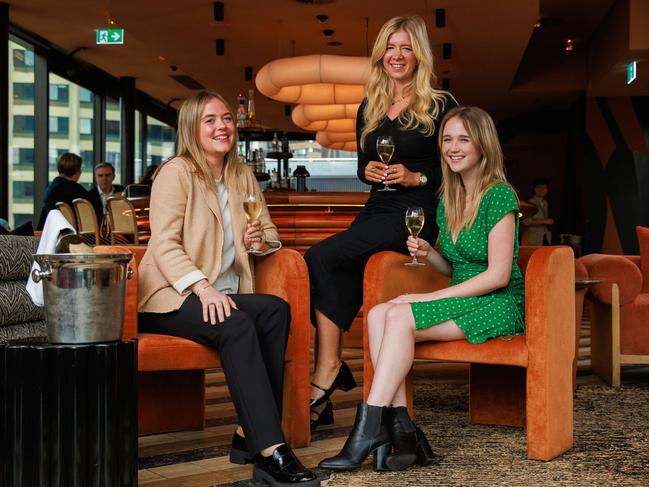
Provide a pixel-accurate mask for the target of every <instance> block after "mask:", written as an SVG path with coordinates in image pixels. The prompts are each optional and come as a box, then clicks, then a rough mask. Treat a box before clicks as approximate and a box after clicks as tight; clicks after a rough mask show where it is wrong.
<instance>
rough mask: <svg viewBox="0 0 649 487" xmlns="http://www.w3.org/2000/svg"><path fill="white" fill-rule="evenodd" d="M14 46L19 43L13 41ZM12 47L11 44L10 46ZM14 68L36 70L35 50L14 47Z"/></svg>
mask: <svg viewBox="0 0 649 487" xmlns="http://www.w3.org/2000/svg"><path fill="white" fill-rule="evenodd" d="M13 44H14V46H16V45H17V44H15V43H13ZM10 48H11V46H10ZM13 60H14V68H17V69H23V70H26V71H33V70H34V51H32V50H30V49H24V48H18V49H16V48H14V50H13Z"/></svg>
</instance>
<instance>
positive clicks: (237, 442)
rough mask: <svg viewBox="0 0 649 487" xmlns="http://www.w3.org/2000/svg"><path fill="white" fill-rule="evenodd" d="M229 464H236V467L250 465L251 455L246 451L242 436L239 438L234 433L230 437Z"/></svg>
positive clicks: (246, 446)
mask: <svg viewBox="0 0 649 487" xmlns="http://www.w3.org/2000/svg"><path fill="white" fill-rule="evenodd" d="M230 463H236V464H237V465H245V464H246V463H252V455H251V454H250V452H249V451H248V445H247V444H246V439H245V438H244V437H243V436H239V435H238V434H237V432H236V431H235V432H234V434H233V435H232V446H231V447H230Z"/></svg>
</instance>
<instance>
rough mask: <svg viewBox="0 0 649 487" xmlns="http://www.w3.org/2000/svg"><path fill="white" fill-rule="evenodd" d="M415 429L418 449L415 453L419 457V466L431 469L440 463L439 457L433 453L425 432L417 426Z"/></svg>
mask: <svg viewBox="0 0 649 487" xmlns="http://www.w3.org/2000/svg"><path fill="white" fill-rule="evenodd" d="M415 428H416V429H417V449H416V451H415V454H416V455H417V465H421V466H422V467H430V466H431V465H434V464H436V463H437V462H439V457H437V456H435V454H434V453H433V449H432V448H431V447H430V444H429V443H428V439H427V438H426V435H425V434H424V432H423V431H422V430H420V429H419V427H417V426H415Z"/></svg>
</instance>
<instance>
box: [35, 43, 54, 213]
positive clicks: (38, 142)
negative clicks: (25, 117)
mask: <svg viewBox="0 0 649 487" xmlns="http://www.w3.org/2000/svg"><path fill="white" fill-rule="evenodd" d="M48 78H49V73H48V67H47V58H46V57H45V55H44V54H43V52H42V51H41V50H40V49H38V48H35V50H34V226H35V225H36V223H37V222H38V219H39V216H40V213H41V210H42V209H43V208H42V207H43V195H44V194H45V188H47V183H48V181H47V178H48V169H49V168H48V165H49V163H48V159H49V158H48V147H47V144H48V140H49V133H48V128H49V113H50V103H49V96H48V95H49V91H48V90H49V88H48V86H49V79H48Z"/></svg>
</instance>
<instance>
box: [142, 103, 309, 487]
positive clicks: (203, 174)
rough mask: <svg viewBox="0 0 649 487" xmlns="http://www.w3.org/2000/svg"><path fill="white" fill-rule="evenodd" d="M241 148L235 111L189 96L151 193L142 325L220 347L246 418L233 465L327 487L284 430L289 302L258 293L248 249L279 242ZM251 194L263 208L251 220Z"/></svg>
mask: <svg viewBox="0 0 649 487" xmlns="http://www.w3.org/2000/svg"><path fill="white" fill-rule="evenodd" d="M236 150H237V130H236V126H235V123H234V118H233V115H232V112H231V110H230V109H229V107H228V105H227V103H226V102H225V100H224V99H223V98H222V97H221V96H220V95H218V94H216V93H213V92H208V91H201V92H198V93H195V94H194V95H192V96H191V97H190V98H188V99H187V100H186V101H185V103H183V106H182V107H181V109H180V113H179V115H178V155H177V156H176V157H175V158H173V159H171V160H169V161H168V162H166V163H164V164H163V165H162V166H161V167H160V169H159V170H158V172H157V175H156V176H155V179H154V182H153V187H152V192H151V211H150V221H151V240H150V241H149V245H148V248H147V251H146V253H145V255H144V257H143V258H142V262H141V264H140V266H139V271H140V281H139V299H138V301H139V311H140V315H139V324H140V330H141V331H143V332H148V333H161V334H167V335H174V336H179V337H183V338H187V339H190V340H194V341H196V342H199V343H202V344H205V345H208V346H212V347H215V348H216V349H217V350H218V351H219V354H220V355H221V363H222V367H223V371H224V373H225V377H226V379H227V383H228V388H229V390H230V395H231V396H232V401H233V403H234V406H235V409H236V411H237V415H238V417H239V422H240V424H241V426H240V427H239V428H237V431H235V433H234V436H233V440H232V443H233V444H232V449H231V452H230V460H231V461H232V462H234V463H248V462H253V463H254V469H253V474H254V478H255V479H257V480H262V481H265V482H267V483H268V484H270V485H273V486H288V485H294V484H299V485H301V486H305V487H306V486H315V485H320V482H319V481H318V479H317V477H316V476H315V475H314V474H313V472H311V471H310V470H309V469H307V468H305V467H304V466H303V465H302V464H301V463H300V461H299V460H298V459H297V457H296V456H295V455H294V453H293V452H292V450H291V449H290V448H289V447H288V445H286V443H285V441H284V436H283V434H282V430H281V417H282V415H281V410H282V386H283V376H284V352H285V349H286V343H287V339H288V331H289V330H288V328H289V323H290V309H289V306H288V304H287V303H286V302H285V301H283V300H282V299H280V298H277V297H275V296H270V295H262V294H251V293H253V291H254V275H253V268H252V259H251V258H250V254H249V253H247V249H250V248H253V249H255V250H256V251H257V252H258V253H262V254H264V253H270V252H273V251H275V250H277V249H278V248H279V247H280V243H279V241H278V238H277V229H276V227H275V225H273V222H272V221H271V219H270V215H269V213H268V209H267V208H266V204H265V201H264V198H263V195H262V193H261V191H260V189H259V185H258V184H257V181H256V179H255V177H254V175H253V173H252V171H251V170H250V169H249V168H248V167H247V166H245V165H243V164H242V163H241V162H240V161H239V160H238V158H237V155H236ZM246 195H254V196H255V197H256V198H257V201H259V202H261V205H262V210H261V213H260V215H259V217H258V219H256V220H254V221H252V222H249V223H247V222H246V217H245V214H244V211H243V202H244V199H245V198H246ZM244 435H245V437H244Z"/></svg>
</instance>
